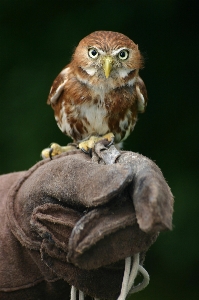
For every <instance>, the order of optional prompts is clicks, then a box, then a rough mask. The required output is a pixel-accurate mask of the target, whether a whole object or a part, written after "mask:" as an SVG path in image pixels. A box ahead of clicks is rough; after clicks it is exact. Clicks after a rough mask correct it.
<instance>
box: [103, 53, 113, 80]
mask: <svg viewBox="0 0 199 300" xmlns="http://www.w3.org/2000/svg"><path fill="white" fill-rule="evenodd" d="M112 63H113V59H112V57H111V56H104V57H103V69H104V74H105V76H106V78H108V77H109V75H110V72H111V69H112Z"/></svg>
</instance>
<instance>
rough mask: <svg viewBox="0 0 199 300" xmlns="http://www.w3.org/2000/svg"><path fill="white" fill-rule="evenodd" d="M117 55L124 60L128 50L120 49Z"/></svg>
mask: <svg viewBox="0 0 199 300" xmlns="http://www.w3.org/2000/svg"><path fill="white" fill-rule="evenodd" d="M118 57H119V58H120V59H122V60H125V59H127V58H128V57H129V51H128V50H121V51H120V53H119V54H118Z"/></svg>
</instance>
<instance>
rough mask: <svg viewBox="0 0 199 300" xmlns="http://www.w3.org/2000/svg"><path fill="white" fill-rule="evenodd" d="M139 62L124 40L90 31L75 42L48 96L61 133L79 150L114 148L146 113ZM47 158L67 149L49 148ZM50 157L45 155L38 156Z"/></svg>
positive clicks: (130, 44) (136, 52) (120, 36)
mask: <svg viewBox="0 0 199 300" xmlns="http://www.w3.org/2000/svg"><path fill="white" fill-rule="evenodd" d="M141 68H143V58H142V56H141V54H140V51H139V49H138V45H136V44H135V43H134V42H133V41H132V40H130V39H129V38H128V37H127V36H125V35H123V34H121V33H118V32H112V31H95V32H93V33H91V34H90V35H88V36H86V37H85V38H84V39H83V40H81V41H80V43H79V45H78V46H77V48H76V49H75V52H74V54H73V57H72V60H71V62H70V64H68V65H67V66H66V67H65V68H64V69H63V70H62V71H61V73H60V74H59V75H58V76H57V78H56V79H55V80H54V82H53V85H52V87H51V90H50V94H49V97H48V101H47V103H48V104H51V106H52V108H53V109H54V113H55V120H56V121H57V124H58V126H59V128H60V129H61V131H62V132H63V133H64V134H66V135H68V136H70V137H71V138H72V139H73V142H74V143H76V144H77V146H78V147H79V148H81V149H82V150H84V151H88V150H89V148H92V147H93V145H94V143H95V142H96V141H98V140H99V139H104V138H106V139H108V141H112V139H113V138H114V143H115V144H118V143H120V142H122V141H123V140H125V139H126V138H127V137H128V136H129V134H130V133H131V131H132V130H133V128H134V126H135V124H136V121H137V114H138V113H142V112H144V111H145V107H146V103H147V91H146V87H145V84H144V82H143V81H142V79H141V78H140V77H139V69H141ZM51 147H52V148H51V152H52V153H51V155H56V154H58V153H61V152H62V151H65V150H67V149H66V148H65V147H60V146H58V145H57V144H52V146H51ZM42 156H43V157H49V151H46V149H45V150H44V151H43V152H42Z"/></svg>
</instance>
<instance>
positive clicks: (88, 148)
mask: <svg viewBox="0 0 199 300" xmlns="http://www.w3.org/2000/svg"><path fill="white" fill-rule="evenodd" d="M103 140H107V141H108V142H109V143H108V144H107V147H109V146H111V145H112V144H113V142H114V134H113V133H112V132H110V133H107V134H105V135H103V136H101V137H98V136H91V137H90V138H89V139H88V140H86V141H83V142H81V143H80V144H79V146H78V147H79V149H81V150H82V151H83V152H84V153H86V154H89V155H90V156H92V149H93V148H94V146H95V144H96V143H97V142H100V141H103Z"/></svg>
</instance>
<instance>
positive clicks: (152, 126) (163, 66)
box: [0, 0, 199, 300]
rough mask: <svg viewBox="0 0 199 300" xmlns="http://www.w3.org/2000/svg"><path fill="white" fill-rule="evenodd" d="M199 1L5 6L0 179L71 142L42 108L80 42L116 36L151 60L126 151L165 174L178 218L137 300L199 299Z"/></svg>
mask: <svg viewBox="0 0 199 300" xmlns="http://www.w3.org/2000/svg"><path fill="white" fill-rule="evenodd" d="M198 2H199V1H197V0H195V1H191V0H186V1H183V0H178V1H177V0H150V1H149V0H140V1H133V0H131V1H130V0H120V1H119V0H117V1H116V0H113V1H102V0H101V1H100V0H98V1H86V0H84V1H60V0H50V1H49V0H48V1H43V0H35V1H31V0H21V1H16V0H1V1H0V174H3V173H8V172H12V171H19V170H24V169H28V168H29V167H31V166H32V165H34V164H35V163H36V162H37V161H39V160H40V152H41V150H42V149H43V148H45V147H46V146H48V145H49V144H50V143H51V142H53V141H55V142H58V143H60V144H66V143H67V142H68V141H69V139H67V138H66V137H65V136H64V135H63V134H62V133H61V132H60V131H59V129H58V128H57V125H56V123H55V121H54V117H53V111H52V109H51V108H50V107H49V106H47V105H46V99H47V96H48V92H49V89H50V86H51V83H52V81H53V80H54V78H55V77H56V75H57V74H58V73H59V72H60V70H61V69H62V68H63V67H64V66H65V65H66V64H67V63H68V62H69V60H70V57H71V54H72V51H73V49H74V47H75V45H77V43H78V42H79V40H80V39H82V38H83V37H84V36H86V35H87V34H89V33H91V32H92V31H95V30H101V29H102V30H112V31H119V32H122V33H124V34H126V35H127V36H129V37H130V38H132V39H133V41H134V42H136V43H137V44H139V48H140V50H141V51H142V53H143V55H144V57H145V62H146V63H145V69H143V70H142V71H141V77H142V78H143V79H144V81H145V83H146V86H147V89H148V95H149V103H148V107H147V110H146V113H145V114H143V115H140V117H139V122H138V123H137V125H136V127H135V131H134V132H133V134H132V135H131V137H130V138H128V140H127V141H126V142H125V145H124V146H125V148H126V149H129V150H132V151H137V152H139V153H141V154H143V155H146V156H148V157H149V158H151V159H153V160H154V161H155V162H156V163H157V164H158V165H159V167H160V168H161V169H162V171H163V173H164V175H165V177H166V180H167V181H168V183H169V185H170V187H171V189H172V192H173V194H174V196H175V213H174V221H173V224H174V228H173V231H172V232H165V233H162V234H161V235H160V237H159V238H158V240H157V242H156V243H155V244H154V245H153V246H152V247H151V249H150V251H149V252H148V255H147V257H146V262H145V267H146V269H147V270H148V271H149V273H150V275H151V282H150V285H149V287H148V288H147V289H146V290H144V291H143V292H141V293H139V294H135V295H134V296H133V297H132V299H135V300H136V299H137V300H139V299H140V300H141V299H145V300H146V299H147V300H150V299H153V300H156V299H157V300H164V299H165V300H166V299H171V300H172V299H175V300H176V299H187V300H188V299H189V300H190V299H198V298H199V280H198V276H199V241H198V236H199V217H198V214H199V193H198V187H199V182H198V180H199V174H198V173H199V172H198V156H199V155H198V146H199V134H198V122H199V106H198V101H199V99H198V89H197V87H198V85H199V80H198V71H199V30H198V29H199V9H198Z"/></svg>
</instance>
